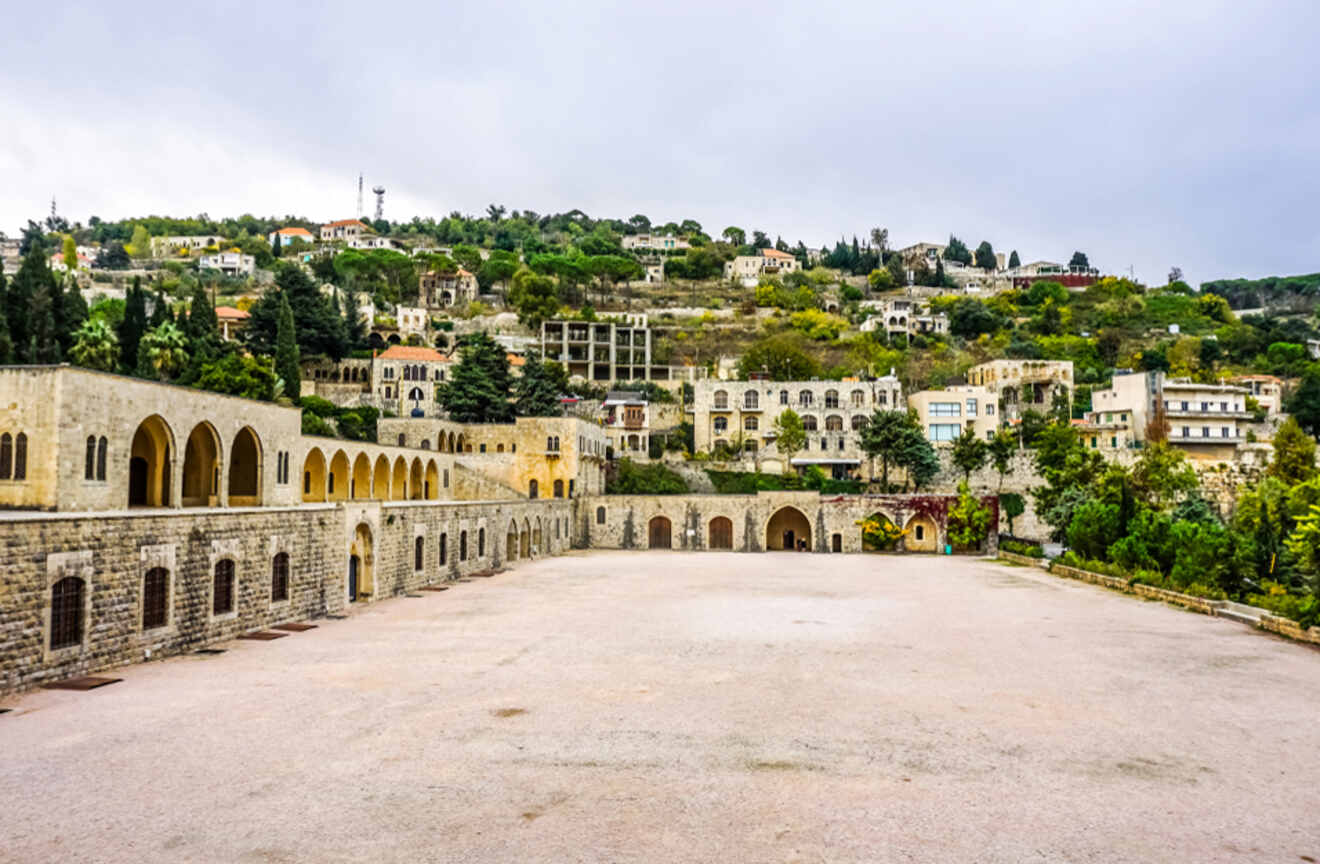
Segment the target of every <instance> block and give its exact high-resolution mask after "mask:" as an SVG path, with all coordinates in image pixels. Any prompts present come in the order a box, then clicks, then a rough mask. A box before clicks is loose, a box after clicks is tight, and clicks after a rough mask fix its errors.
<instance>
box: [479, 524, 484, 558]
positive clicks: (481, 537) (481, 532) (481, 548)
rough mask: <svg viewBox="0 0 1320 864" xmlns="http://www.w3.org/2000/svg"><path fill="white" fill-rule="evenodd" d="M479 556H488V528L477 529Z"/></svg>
mask: <svg viewBox="0 0 1320 864" xmlns="http://www.w3.org/2000/svg"><path fill="white" fill-rule="evenodd" d="M477 557H478V558H484V557H486V529H485V528H478V529H477Z"/></svg>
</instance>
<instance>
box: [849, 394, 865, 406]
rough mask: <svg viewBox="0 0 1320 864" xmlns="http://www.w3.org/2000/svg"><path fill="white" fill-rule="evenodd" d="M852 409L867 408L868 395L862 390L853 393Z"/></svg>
mask: <svg viewBox="0 0 1320 864" xmlns="http://www.w3.org/2000/svg"><path fill="white" fill-rule="evenodd" d="M852 407H854V408H865V407H866V394H865V393H863V392H862V391H861V390H854V391H852Z"/></svg>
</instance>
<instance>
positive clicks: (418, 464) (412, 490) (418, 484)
mask: <svg viewBox="0 0 1320 864" xmlns="http://www.w3.org/2000/svg"><path fill="white" fill-rule="evenodd" d="M425 491H426V490H425V489H423V488H422V460H421V459H419V458H417V457H413V461H412V468H411V469H410V470H409V471H408V497H409V498H411V499H412V500H414V501H420V500H421V498H422V495H423V494H424V493H425Z"/></svg>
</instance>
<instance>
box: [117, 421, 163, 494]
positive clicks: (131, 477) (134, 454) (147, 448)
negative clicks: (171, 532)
mask: <svg viewBox="0 0 1320 864" xmlns="http://www.w3.org/2000/svg"><path fill="white" fill-rule="evenodd" d="M173 453H174V432H173V431H172V430H171V429H170V425H169V424H168V423H166V422H165V420H164V418H163V417H161V416H160V415H159V414H152V415H151V416H150V417H148V418H147V419H145V420H143V421H142V422H141V423H139V424H138V427H137V429H136V431H134V432H133V440H132V441H131V442H130V444H129V459H128V506H129V507H168V506H170V504H171V503H172V502H171V500H170V499H171V497H172V496H171V495H170V478H171V477H172V476H173V474H174V466H173V462H174V459H173Z"/></svg>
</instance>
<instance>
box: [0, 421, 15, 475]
mask: <svg viewBox="0 0 1320 864" xmlns="http://www.w3.org/2000/svg"><path fill="white" fill-rule="evenodd" d="M12 476H14V436H12V435H10V434H9V433H8V432H6V433H5V434H3V435H0V480H8V479H9V478H10V477H12Z"/></svg>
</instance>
